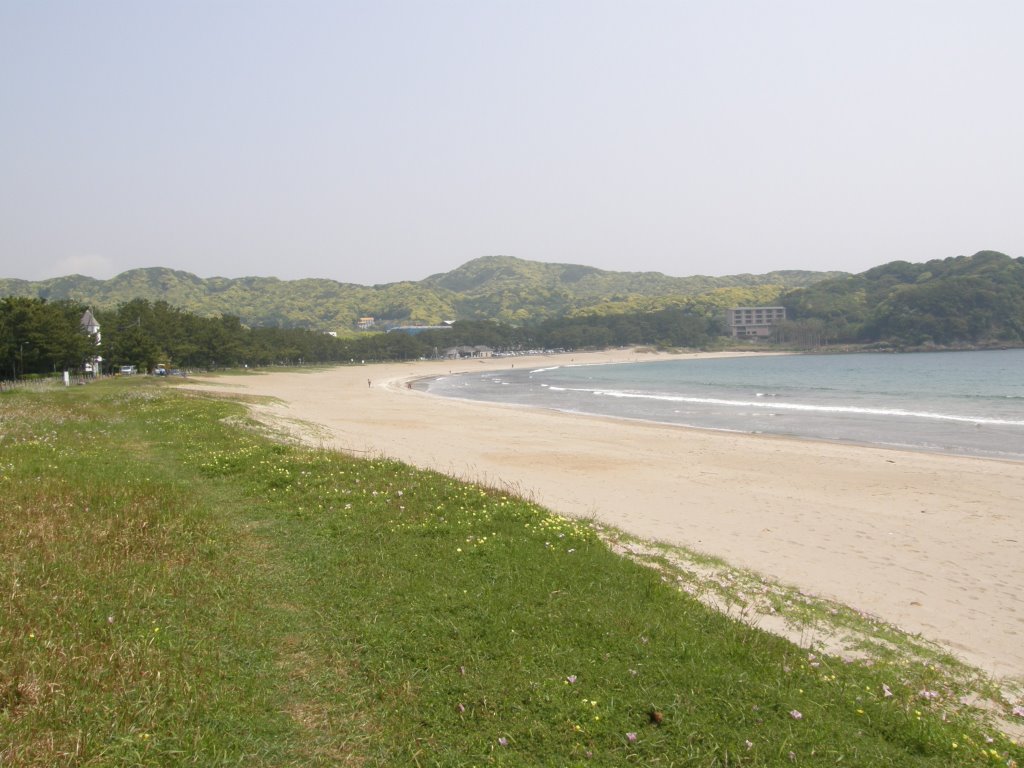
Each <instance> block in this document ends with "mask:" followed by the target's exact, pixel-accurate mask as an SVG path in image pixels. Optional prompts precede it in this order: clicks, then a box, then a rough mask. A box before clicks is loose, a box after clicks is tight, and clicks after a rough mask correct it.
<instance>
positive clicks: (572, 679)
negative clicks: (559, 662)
mask: <svg viewBox="0 0 1024 768" xmlns="http://www.w3.org/2000/svg"><path fill="white" fill-rule="evenodd" d="M565 682H567V683H569V685H572V684H573V683H575V682H576V675H569V676H568V677H567V678H565Z"/></svg>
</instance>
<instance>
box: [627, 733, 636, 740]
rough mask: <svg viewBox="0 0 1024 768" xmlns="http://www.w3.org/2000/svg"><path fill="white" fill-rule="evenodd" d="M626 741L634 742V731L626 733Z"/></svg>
mask: <svg viewBox="0 0 1024 768" xmlns="http://www.w3.org/2000/svg"><path fill="white" fill-rule="evenodd" d="M626 741H629V742H633V741H636V731H630V732H629V733H627V734H626Z"/></svg>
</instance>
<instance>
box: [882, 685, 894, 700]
mask: <svg viewBox="0 0 1024 768" xmlns="http://www.w3.org/2000/svg"><path fill="white" fill-rule="evenodd" d="M882 695H883V696H885V698H887V699H888V698H890V697H891V696H892V691H890V690H889V686H888V685H886V684H885V683H882Z"/></svg>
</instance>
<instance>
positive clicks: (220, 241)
mask: <svg viewBox="0 0 1024 768" xmlns="http://www.w3.org/2000/svg"><path fill="white" fill-rule="evenodd" d="M1022 30H1024V2H1021V1H1020V0H1005V1H1003V2H998V1H994V0H961V1H959V2H947V1H944V0H936V1H935V2H923V1H918V2H914V1H911V0H882V1H879V2H875V1H873V0H857V1H856V2H838V1H836V2H832V1H831V0H799V1H796V0H760V1H756V0H746V1H742V0H735V1H729V0H722V1H719V0H675V1H674V2H668V1H664V2H662V1H655V0H621V1H620V2H603V1H601V0H579V1H574V0H536V1H534V0H516V1H515V2H511V1H504V0H435V1H432V2H428V1H427V0H404V1H402V2H398V1H392V0H365V2H363V1H360V2H353V1H347V0H322V1H321V0H295V1H288V2H285V1H284V0H281V1H280V2H259V1H257V0H240V1H239V2H225V1H221V0H199V1H198V2H192V1H191V0H173V2H157V1H156V0H130V1H129V0H124V1H123V2H108V1H105V0H89V1H88V2H79V1H78V0H74V1H69V2H53V1H48V0H0V277H18V278H26V279H41V278H46V277H56V276H59V275H64V274H70V273H76V272H77V273H81V274H86V275H91V276H93V277H98V278H107V277H111V276H113V275H114V274H116V273H118V272H121V271H124V270H126V269H131V268H135V267H150V266H163V267H171V268H174V269H183V270H187V271H189V272H194V273H196V274H198V275H200V276H202V277H212V276H215V275H222V276H226V277H239V276H243V275H265V276H267V275H272V276H277V277H281V278H285V279H293V278H301V277H326V278H331V279H334V280H339V281H343V282H354V283H361V284H373V283H385V282H393V281H397V280H420V279H422V278H424V277H426V276H428V275H430V274H434V273H436V272H444V271H448V270H451V269H454V268H455V267H457V266H459V265H460V264H462V263H464V262H466V261H468V260H470V259H473V258H476V257H478V256H484V255H493V254H505V255H511V256H518V257H520V258H524V259H531V260H537V261H547V262H567V263H574V264H586V265H590V266H595V267H600V268H604V269H612V270H628V271H645V270H654V271H659V272H664V273H666V274H669V275H677V276H685V275H693V274H711V275H722V274H734V273H739V272H765V271H769V270H772V269H816V270H826V269H839V270H845V271H850V272H859V271H863V270H864V269H868V268H870V267H872V266H875V265H877V264H881V263H884V262H887V261H892V260H894V259H906V260H908V261H925V260H927V259H932V258H945V257H947V256H956V255H959V254H968V255H969V254H972V253H974V252H976V251H979V250H983V249H993V250H998V251H1003V252H1004V253H1009V254H1010V255H1012V256H1021V255H1024V45H1021V32H1022Z"/></svg>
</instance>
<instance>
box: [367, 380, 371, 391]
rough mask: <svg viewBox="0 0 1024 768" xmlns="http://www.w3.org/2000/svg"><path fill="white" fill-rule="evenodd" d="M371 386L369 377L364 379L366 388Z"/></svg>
mask: <svg viewBox="0 0 1024 768" xmlns="http://www.w3.org/2000/svg"><path fill="white" fill-rule="evenodd" d="M371 386H372V383H371V382H370V380H369V379H367V380H366V388H367V389H369V388H370V387H371Z"/></svg>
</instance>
